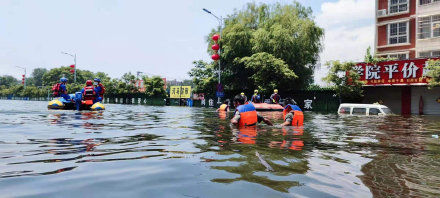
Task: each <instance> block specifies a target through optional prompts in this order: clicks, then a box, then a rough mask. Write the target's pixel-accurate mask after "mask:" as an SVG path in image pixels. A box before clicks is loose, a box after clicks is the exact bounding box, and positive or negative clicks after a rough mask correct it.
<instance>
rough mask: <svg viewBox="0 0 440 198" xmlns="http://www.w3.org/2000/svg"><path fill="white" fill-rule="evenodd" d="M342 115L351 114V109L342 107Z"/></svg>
mask: <svg viewBox="0 0 440 198" xmlns="http://www.w3.org/2000/svg"><path fill="white" fill-rule="evenodd" d="M339 113H340V114H350V107H341V108H340V109H339Z"/></svg>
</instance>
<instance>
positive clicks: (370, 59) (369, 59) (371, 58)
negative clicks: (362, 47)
mask: <svg viewBox="0 0 440 198" xmlns="http://www.w3.org/2000/svg"><path fill="white" fill-rule="evenodd" d="M392 60H396V59H395V58H383V57H378V56H377V55H376V54H375V55H372V54H371V47H370V46H368V48H367V52H366V54H365V58H364V62H365V63H367V64H374V65H375V64H377V63H378V62H383V61H392Z"/></svg>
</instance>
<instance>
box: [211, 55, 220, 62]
mask: <svg viewBox="0 0 440 198" xmlns="http://www.w3.org/2000/svg"><path fill="white" fill-rule="evenodd" d="M211 58H212V60H215V61H216V60H218V59H220V56H219V55H218V54H213V55H212V56H211Z"/></svg>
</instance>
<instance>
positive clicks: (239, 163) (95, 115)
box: [0, 101, 440, 197]
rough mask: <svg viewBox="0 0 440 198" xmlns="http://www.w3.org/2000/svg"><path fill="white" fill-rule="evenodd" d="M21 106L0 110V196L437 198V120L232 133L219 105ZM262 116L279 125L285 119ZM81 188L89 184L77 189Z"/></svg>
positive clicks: (325, 118) (322, 121)
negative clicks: (99, 108)
mask: <svg viewBox="0 0 440 198" xmlns="http://www.w3.org/2000/svg"><path fill="white" fill-rule="evenodd" d="M2 102H4V101H0V104H3V103H2ZM14 105H15V106H14ZM26 105H28V103H17V102H16V103H12V104H11V105H9V104H8V105H0V106H1V108H3V109H5V108H10V109H9V110H8V109H6V110H5V111H6V112H5V113H4V112H2V113H1V114H0V178H1V179H0V186H2V187H3V188H0V193H2V194H6V193H7V194H8V195H11V196H17V197H19V196H36V197H51V196H57V195H59V193H61V192H63V193H69V194H71V195H72V196H75V197H83V196H86V195H90V194H81V193H82V192H85V191H87V193H94V195H95V194H96V195H97V196H102V197H108V196H112V195H115V193H128V192H130V193H131V194H130V196H132V197H142V196H144V195H145V194H148V195H151V196H153V197H182V196H187V195H188V196H193V197H234V196H236V195H237V194H239V193H241V194H240V195H241V196H243V197H291V196H299V197H301V196H302V197H370V196H375V197H394V196H397V197H410V196H413V197H430V196H431V197H438V195H440V189H439V185H438V184H439V183H440V181H439V179H440V175H439V172H438V167H439V165H440V164H439V163H440V160H439V159H440V143H439V140H438V139H435V138H432V137H431V136H432V135H435V134H438V133H439V129H440V119H439V118H438V117H410V118H403V117H398V116H396V117H385V118H374V117H370V118H367V117H338V116H337V115H334V114H328V115H323V114H315V113H311V112H306V113H305V125H304V128H294V127H279V126H274V127H270V126H265V125H259V126H257V127H250V128H236V127H234V126H231V125H230V122H229V120H230V119H231V117H232V115H233V112H228V113H220V114H219V113H217V112H215V110H214V109H201V108H183V107H146V106H140V105H139V106H135V105H108V106H107V107H108V109H107V110H106V111H104V112H87V111H84V112H80V113H77V112H72V111H47V109H46V104H45V103H32V104H29V105H28V106H26ZM39 105H40V106H39ZM21 107H23V109H20V108H21ZM28 109H40V110H34V111H29V110H28ZM261 114H262V115H263V116H265V117H267V118H269V119H271V120H272V121H274V122H275V124H280V123H282V114H281V113H280V112H262V113H261ZM257 152H258V153H259V155H260V156H261V157H262V158H264V161H265V162H266V163H267V164H268V165H269V166H270V167H272V168H273V171H270V170H269V169H267V168H266V165H265V164H264V163H263V162H262V161H261V159H260V158H259V157H257V156H256V153H257ZM43 175H44V177H42V176H43ZM17 181H19V182H17ZM82 182H86V183H87V184H82V185H78V186H75V185H72V183H75V184H78V183H82ZM86 185H87V186H93V188H84V186H86ZM46 186H53V188H46ZM8 189H14V190H8ZM26 189H32V190H31V191H26ZM89 189H91V190H89ZM243 189H247V190H246V191H248V189H252V190H251V191H250V192H246V194H243V193H242V192H243ZM12 191H13V193H14V194H11V192H12ZM149 193H150V194H149ZM170 193H171V194H170ZM118 195H119V194H118Z"/></svg>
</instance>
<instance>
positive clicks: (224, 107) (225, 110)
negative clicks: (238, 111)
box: [217, 99, 229, 112]
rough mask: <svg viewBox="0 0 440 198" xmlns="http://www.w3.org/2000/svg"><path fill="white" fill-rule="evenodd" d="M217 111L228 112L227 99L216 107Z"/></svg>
mask: <svg viewBox="0 0 440 198" xmlns="http://www.w3.org/2000/svg"><path fill="white" fill-rule="evenodd" d="M217 111H224V112H229V99H228V100H225V102H223V104H222V105H220V107H219V108H218V109H217Z"/></svg>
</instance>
